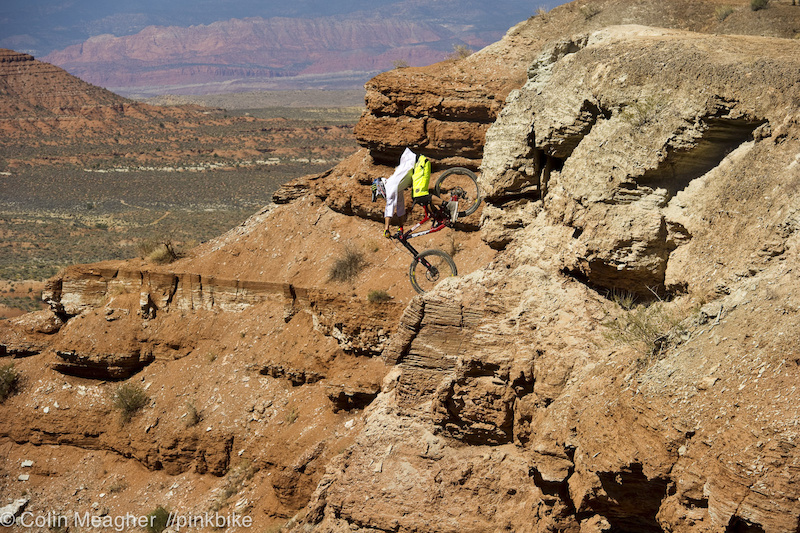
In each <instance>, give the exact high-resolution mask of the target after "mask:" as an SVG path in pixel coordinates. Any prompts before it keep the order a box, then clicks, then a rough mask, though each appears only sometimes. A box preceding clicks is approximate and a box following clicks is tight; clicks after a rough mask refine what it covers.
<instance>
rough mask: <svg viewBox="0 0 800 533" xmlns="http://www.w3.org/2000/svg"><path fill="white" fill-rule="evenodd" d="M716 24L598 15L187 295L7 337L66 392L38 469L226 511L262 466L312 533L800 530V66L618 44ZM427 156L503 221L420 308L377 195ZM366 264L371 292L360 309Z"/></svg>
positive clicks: (12, 444) (348, 176)
mask: <svg viewBox="0 0 800 533" xmlns="http://www.w3.org/2000/svg"><path fill="white" fill-rule="evenodd" d="M690 5H691V7H692V8H693V9H697V10H698V11H697V12H696V13H694V14H695V15H696V16H695V17H693V18H691V19H690V20H689V21H688V22H683V21H684V20H686V19H682V18H679V17H678V16H677V15H676V13H678V12H679V11H680V10H681V9H682V8H683V9H687V5H683V6H682V5H681V4H680V3H678V2H674V3H673V2H668V3H666V4H664V3H658V4H655V3H653V4H649V3H646V2H645V3H642V2H637V3H635V4H627V5H626V4H624V3H622V2H619V3H617V2H608V3H605V4H598V7H599V8H600V11H599V12H594V11H591V12H589V11H584V10H583V9H582V8H583V7H585V6H582V5H578V4H570V5H567V6H564V7H562V8H559V9H558V10H555V11H554V12H552V13H550V14H548V15H547V18H545V17H537V19H539V20H536V19H534V20H532V21H528V23H526V24H523V25H520V26H518V27H517V28H514V29H513V30H512V31H511V32H509V34H508V35H507V37H506V38H505V39H504V40H503V41H501V42H500V43H497V44H496V45H493V46H492V47H489V48H487V49H486V50H484V51H481V52H479V53H476V54H474V55H473V56H470V58H467V59H465V60H462V61H459V62H448V63H444V64H440V65H438V66H432V67H428V68H425V69H401V70H398V71H395V72H393V73H388V74H384V75H382V76H381V77H379V78H378V79H376V80H374V81H373V82H372V84H371V86H370V89H369V94H368V103H369V111H368V112H367V113H366V114H365V115H364V118H363V119H362V122H361V123H360V125H359V132H358V135H359V139H360V141H361V143H362V145H364V148H363V149H362V150H361V151H359V152H358V153H356V154H355V155H353V156H352V157H350V158H349V159H348V160H347V161H345V162H343V163H342V164H341V165H339V166H337V167H336V168H334V169H332V170H331V171H330V172H328V173H325V174H323V175H320V176H308V177H304V178H302V179H298V180H296V181H294V182H292V183H290V184H287V186H285V187H284V188H283V189H282V190H281V191H279V193H278V194H277V195H276V202H278V203H279V205H277V206H275V207H273V208H270V209H268V210H265V211H264V212H262V213H259V214H257V215H255V216H254V217H253V218H252V219H251V220H250V221H248V222H247V223H246V224H245V225H243V226H242V227H240V228H236V229H234V230H232V231H231V232H229V233H228V234H226V235H225V236H223V237H221V238H219V239H217V240H215V241H212V242H210V243H207V244H205V245H203V246H201V247H198V248H197V249H196V250H194V251H193V252H192V253H191V254H190V256H189V257H187V258H185V259H182V260H181V261H179V262H176V263H174V264H172V265H168V266H164V267H153V266H148V265H144V264H141V263H138V264H134V263H124V264H106V265H94V266H89V267H74V268H72V269H68V270H67V271H65V272H63V273H62V274H61V275H59V276H57V277H56V278H55V279H53V280H51V285H50V289H49V292H48V294H47V297H48V301H49V302H50V304H51V306H52V309H53V312H46V313H41V314H40V315H36V316H28V317H26V318H24V319H17V320H15V321H13V322H10V323H8V324H5V325H4V331H3V333H2V339H3V346H4V350H5V351H6V353H7V354H9V355H16V356H22V355H30V354H34V355H32V356H30V357H25V358H21V359H17V361H18V362H19V365H20V368H21V369H22V370H23V371H25V372H26V373H30V374H31V375H33V374H34V373H35V372H37V371H38V372H42V371H41V369H42V367H43V366H45V365H47V370H46V371H45V372H44V373H43V374H42V377H41V382H40V383H37V384H36V386H33V387H31V386H28V387H26V389H24V390H23V391H22V392H20V393H19V394H17V395H16V396H12V397H11V398H10V399H9V400H7V402H6V403H5V404H3V405H2V406H0V409H2V411H3V413H2V414H3V416H2V418H0V420H2V422H0V437H2V438H3V439H4V440H5V441H6V442H7V443H8V446H9V449H10V450H11V452H10V455H9V457H15V458H16V457H21V456H22V453H23V452H30V449H31V448H30V446H31V445H32V444H36V445H42V444H55V443H58V442H61V443H64V444H70V445H79V446H83V447H85V448H87V449H89V450H94V451H98V453H99V451H104V452H107V453H109V454H116V456H125V457H133V458H135V459H136V460H137V463H138V464H140V465H143V466H144V467H146V468H148V469H150V472H149V474H148V475H151V476H158V475H159V473H158V470H159V469H165V470H167V471H168V472H169V473H170V474H171V475H175V476H181V477H180V482H181V483H183V482H184V480H189V481H192V482H193V483H195V484H198V486H200V485H203V484H205V485H203V486H205V487H211V486H213V485H214V481H208V476H207V475H206V474H207V473H211V474H221V473H226V472H227V474H226V479H228V480H230V479H232V476H233V475H234V474H235V473H236V472H238V471H239V470H237V468H240V467H241V465H242V464H244V463H243V461H244V460H245V459H246V460H247V461H249V462H250V464H251V465H255V467H256V468H255V469H256V471H257V473H255V477H252V480H248V481H247V483H243V484H242V485H241V486H239V490H240V491H241V492H240V493H241V495H242V498H243V499H244V500H246V501H247V502H248V504H249V505H251V507H250V509H251V510H255V511H258V512H259V513H261V514H260V515H259V516H261V515H263V516H267V517H269V518H270V519H273V518H282V519H285V518H288V517H290V516H291V515H292V514H293V513H294V512H295V511H297V510H298V509H302V510H301V512H300V513H298V514H297V515H296V516H295V517H294V518H293V519H292V520H290V521H289V523H288V524H287V528H288V529H295V530H297V531H319V532H324V531H329V532H340V531H341V532H344V531H362V532H368V531H370V532H371V531H441V532H463V531H475V532H478V531H499V530H507V531H531V532H544V531H564V532H581V533H585V532H602V531H619V532H626V531H637V532H648V531H670V532H689V531H693V532H725V533H733V532H741V531H750V532H756V531H763V532H786V531H796V530H797V529H798V526H799V525H800V503H798V502H800V487H798V485H797V483H796V479H797V462H798V451H797V438H798V437H797V428H796V420H797V419H798V417H800V413H798V407H797V406H798V405H799V404H798V399H800V398H798V397H797V396H798V391H797V390H796V388H795V386H794V384H795V383H796V382H797V379H798V375H797V374H798V360H799V359H800V358H798V353H797V345H798V338H800V328H799V327H798V325H797V321H796V314H797V312H798V310H799V309H800V301H799V300H798V296H797V291H796V290H795V287H796V284H797V273H796V262H797V260H798V246H797V245H798V232H797V230H798V228H799V227H800V222H799V221H800V218H798V213H800V205H798V196H797V185H798V179H800V173H798V172H799V170H798V169H800V115H798V101H797V94H799V93H800V91H798V89H800V87H799V85H800V78H798V72H800V59H798V58H800V42H798V41H796V40H790V39H783V38H777V37H750V36H741V35H739V36H734V35H711V34H703V33H699V32H693V31H686V29H673V30H668V29H657V28H653V27H644V26H633V25H626V26H608V25H607V24H606V25H605V27H603V28H601V29H598V28H592V27H590V26H591V25H593V24H600V23H601V22H602V18H603V17H611V14H612V12H613V10H614V9H622V8H623V7H627V10H625V11H624V13H625V17H628V18H637V17H638V18H639V19H641V21H649V22H650V23H651V24H652V23H654V21H656V20H661V21H662V22H663V24H661V25H662V26H665V25H669V24H667V23H668V22H670V21H671V22H673V24H672V25H673V26H697V27H694V28H692V29H695V30H703V29H704V30H708V29H710V28H713V27H717V26H719V25H720V24H723V23H724V21H722V22H720V21H719V20H718V19H715V18H714V17H713V9H712V8H713V5H711V6H709V5H707V4H705V3H702V4H697V3H691V4H690ZM777 7H780V8H781V9H783V8H786V9H792V7H791V6H789V5H780V4H778V6H777ZM795 7H796V6H795ZM606 10H607V11H606ZM746 10H749V7H745V9H743V10H742V11H740V12H737V13H735V14H734V15H731V16H736V17H744V16H746V15H748V12H747V11H746ZM782 13H792V14H793V15H792V16H794V17H796V18H794V19H791V20H795V21H797V20H798V19H799V18H800V8H797V10H796V11H782ZM659 14H660V15H661V16H662V17H663V18H661V19H657V15H659ZM673 16H674V17H675V18H674V19H673V18H671V17H673ZM615 17H616V19H615V20H617V21H624V22H627V21H628V20H626V19H624V18H623V17H622V15H620V13H619V12H616V15H615ZM703 17H706V18H703ZM714 20H716V22H714ZM548 25H550V26H548ZM576 27H580V30H581V31H578V32H571V33H568V34H564V33H560V34H559V35H558V36H557V37H556V38H553V39H547V38H546V36H545V35H544V33H543V32H544V30H543V29H544V28H550V31H553V32H554V33H558V32H557V31H556V30H559V29H560V30H564V29H565V28H566V29H570V28H576ZM540 30H541V31H540ZM512 50H518V51H517V52H516V53H511V51H512ZM505 52H508V54H505ZM501 57H507V61H505V62H503V63H499V62H498V59H499V58H501ZM492 72H494V73H498V75H497V76H490V75H489V74H490V73H492ZM459 76H461V77H459ZM470 80H471V81H472V82H474V83H469V82H470ZM487 80H491V81H487ZM515 80H517V81H515ZM478 81H481V83H478ZM400 126H406V127H400ZM441 128H444V129H441ZM459 128H461V130H460V131H461V133H458V131H459ZM445 130H446V131H448V132H450V133H448V134H447V135H450V137H448V136H447V135H445V134H441V135H439V134H436V135H434V133H435V132H440V133H441V132H442V131H445ZM448 138H449V139H452V140H453V141H452V143H451V144H449V145H448V144H447V143H446V142H445V141H443V139H448ZM414 139H416V140H414ZM463 139H471V140H470V142H463ZM456 141H459V142H462V143H463V144H456ZM448 142H449V141H448ZM437 143H441V144H437ZM406 144H410V145H411V146H413V147H415V148H417V149H418V150H420V151H422V152H424V153H428V151H430V152H431V153H432V154H436V155H437V158H438V159H439V161H438V163H439V165H438V168H437V170H438V169H441V168H443V167H444V166H447V165H448V164H453V163H455V162H462V163H464V164H467V165H470V166H473V167H479V168H480V171H481V172H480V174H481V176H480V181H481V186H482V189H483V191H484V193H485V195H486V200H487V202H486V204H485V205H484V207H483V209H482V213H481V214H480V216H476V217H475V218H474V219H471V220H470V219H468V220H466V221H464V222H463V225H462V226H461V228H460V229H461V230H463V231H459V232H457V233H456V237H455V241H452V242H451V243H450V244H451V245H452V246H455V245H456V244H458V245H459V246H460V247H461V249H460V251H458V254H457V255H456V262H457V264H458V265H459V271H460V273H461V274H462V275H460V276H459V277H456V278H452V279H449V280H446V281H444V282H443V283H441V284H440V285H439V286H438V288H437V289H436V290H434V291H432V292H430V293H427V294H425V295H423V296H416V297H413V298H412V294H411V292H410V289H409V288H408V283H407V279H406V277H405V276H406V273H405V269H406V264H407V260H406V259H403V260H398V256H397V250H396V249H393V248H392V247H391V244H390V243H388V242H385V241H384V240H382V239H375V238H373V237H371V236H372V235H379V233H380V230H379V227H380V225H379V224H375V223H373V222H371V221H370V219H378V220H379V219H380V217H381V209H380V208H381V204H379V203H376V204H372V203H371V202H370V201H369V200H368V198H369V193H368V187H366V185H367V184H368V183H369V180H370V179H371V178H372V177H374V176H376V175H381V174H385V173H386V172H388V171H389V170H390V169H391V166H392V164H393V163H394V161H393V157H394V156H395V155H396V154H397V153H398V150H399V148H400V147H402V146H404V145H406ZM437 150H439V151H437ZM353 215H355V216H353ZM478 230H479V231H478ZM440 239H441V240H433V241H432V242H431V244H430V245H431V246H439V247H444V246H447V244H448V243H447V241H446V240H445V239H446V237H440ZM348 240H349V241H352V242H351V244H354V245H356V246H358V247H360V248H361V249H362V250H369V253H368V257H367V259H368V260H367V263H368V264H367V266H366V268H365V270H364V271H363V272H362V274H360V275H359V276H358V277H357V278H355V279H354V280H351V281H345V282H340V281H335V280H332V279H330V277H329V276H328V273H329V271H330V270H329V268H330V266H331V265H332V264H333V263H334V261H335V259H336V258H337V255H338V252H339V251H340V250H342V249H344V243H345V242H346V241H348ZM481 241H482V242H481ZM452 251H456V250H454V249H453V250H452ZM403 257H405V256H403ZM462 267H463V268H462ZM380 288H387V289H388V291H389V292H390V294H391V295H392V296H393V297H394V301H393V302H392V303H390V304H375V303H370V302H369V299H368V296H367V295H368V293H369V291H370V290H372V289H380ZM383 305H385V307H382V306H383ZM59 328H60V329H59ZM208 354H213V355H214V357H210V356H209V355H208ZM218 358H219V359H218ZM217 361H218V362H217ZM130 374H132V377H131V378H129V381H134V380H142V382H143V383H145V384H149V385H148V387H149V388H148V390H149V391H151V394H152V403H151V405H149V406H147V407H146V408H145V409H144V410H143V412H142V413H141V414H139V415H137V417H136V418H134V424H133V425H130V426H126V427H124V428H122V429H117V428H101V429H98V426H100V420H101V418H102V416H103V415H105V414H108V413H109V412H110V410H111V407H110V405H109V403H108V402H107V401H103V394H108V392H110V389H111V386H110V385H109V384H108V383H105V382H100V383H98V382H97V378H102V379H112V378H113V379H119V378H123V377H124V376H127V375H130ZM76 375H77V376H78V377H75V376H76ZM245 378H246V379H245ZM80 380H87V381H80ZM89 380H90V381H89ZM62 383H66V384H67V385H69V387H64V386H62V385H61V384H62ZM80 386H83V387H84V388H85V389H86V390H84V394H83V395H80V394H79V393H77V392H75V391H76V390H80V389H79V387H80ZM58 387H61V388H58ZM87 390H88V391H89V392H90V393H91V394H87ZM203 391H206V394H205V395H204V394H203ZM208 391H210V392H211V396H210V398H209V397H208ZM178 398H180V400H179V401H180V402H183V401H184V400H188V399H191V400H192V401H194V402H196V404H198V407H201V406H202V408H201V411H202V413H203V417H204V418H203V423H202V426H201V427H202V428H205V427H206V426H207V427H209V428H211V429H210V430H208V433H210V435H209V436H208V437H203V433H202V431H198V430H197V429H193V430H191V431H189V432H188V433H187V434H188V436H186V435H184V432H185V430H184V429H183V428H184V426H183V425H182V423H181V422H180V420H181V419H182V418H181V417H180V413H178V412H177V409H176V408H175V401H176V400H177V399H178ZM54 400H57V403H58V404H59V405H61V406H63V405H68V406H69V407H70V409H69V410H61V409H55V410H49V412H47V413H44V412H43V411H42V410H41V408H42V406H44V405H48V406H49V405H53V401H54ZM293 409H294V410H293ZM32 412H33V413H35V416H31V415H30V413H32ZM83 412H86V413H89V414H90V415H91V416H87V417H85V420H90V421H91V422H90V423H89V422H87V423H86V426H85V427H83V426H78V427H79V428H80V429H79V430H76V429H75V428H74V427H73V424H74V421H75V420H79V419H80V417H78V416H77V414H76V413H83ZM362 413H363V415H362ZM298 416H299V418H298ZM295 419H297V420H300V421H301V422H302V427H301V426H299V425H296V420H295ZM9 421H11V422H9ZM206 421H207V422H206ZM193 432H194V433H193ZM192 435H194V436H192ZM212 437H213V438H212ZM187 439H188V440H187ZM212 443H216V447H213V446H212ZM219 443H222V444H219ZM226 443H227V444H226ZM287 443H289V444H288V445H287ZM236 450H241V452H239V451H236ZM41 453H43V454H44V452H41ZM237 454H238V455H237ZM5 468H6V469H7V470H10V468H11V467H10V466H6V467H5ZM51 477H52V476H51ZM34 482H35V483H36V485H35V488H36V490H37V491H40V492H41V494H43V495H46V496H42V497H41V498H40V499H39V500H38V505H40V506H42V508H47V506H48V505H52V503H51V502H53V501H60V500H59V499H58V498H59V497H60V496H61V493H59V492H58V490H54V489H53V487H54V486H55V483H54V482H53V481H52V479H48V478H47V477H46V476H43V475H42V476H40V477H38V478H35V479H34ZM167 486H169V485H168V484H167ZM136 487H138V485H136ZM217 487H219V488H220V489H222V488H223V487H221V486H220V484H217ZM101 489H102V484H101V483H98V482H94V485H92V487H91V488H90V490H96V491H97V492H100V490H101ZM138 490H139V489H138V488H136V489H133V488H132V489H131V493H129V494H128V495H127V496H129V497H128V498H126V499H127V501H130V502H138V501H139V500H137V499H136V498H139V497H141V495H142V494H143V493H142V492H136V491H138ZM199 491H200V489H198V492H195V493H193V494H192V495H191V498H190V497H189V496H188V495H186V494H180V495H176V494H172V495H169V494H171V492H170V493H167V492H166V491H162V493H161V496H160V497H162V498H164V499H165V500H167V501H168V502H169V503H171V504H172V505H184V506H189V505H193V506H194V507H193V509H195V508H202V507H203V506H204V505H205V504H206V503H208V502H207V501H206V502H205V503H196V502H200V501H201V498H198V497H197V496H198V494H201V493H200V492H199ZM37 494H39V493H38V492H37ZM48 498H49V499H48ZM189 502H195V503H191V504H190V503H189ZM75 505H86V503H85V502H84V503H83V504H81V503H80V502H79V503H76V504H75ZM114 505H115V507H114V509H113V511H114V512H116V513H118V512H120V511H122V510H124V506H122V504H121V503H119V502H117V503H115V504H114ZM228 505H230V508H233V507H234V506H235V505H238V503H234V502H233V501H231V502H230V504H228ZM243 506H244V507H246V504H243ZM223 508H224V507H223Z"/></svg>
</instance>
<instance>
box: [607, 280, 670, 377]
mask: <svg viewBox="0 0 800 533" xmlns="http://www.w3.org/2000/svg"><path fill="white" fill-rule="evenodd" d="M611 300H612V301H613V302H614V303H615V304H617V305H618V306H619V307H621V308H622V309H623V311H624V312H623V313H622V314H621V315H620V316H618V317H616V318H612V319H608V320H605V321H603V322H602V325H603V327H605V328H606V329H605V333H604V335H605V337H606V338H607V339H609V340H611V341H614V342H618V343H621V344H625V345H628V346H630V347H632V348H634V349H635V350H636V351H638V352H639V353H640V355H641V357H640V359H639V362H640V364H643V365H644V364H646V363H647V362H649V361H651V360H653V359H654V358H658V356H660V355H661V354H662V353H663V352H664V350H666V348H667V347H668V345H669V339H670V337H671V336H672V335H673V334H675V333H677V332H678V330H680V320H679V319H678V318H677V317H675V315H674V314H672V313H671V312H670V311H669V310H668V309H667V308H666V302H663V301H661V300H657V301H655V302H651V303H646V304H645V303H643V304H637V303H636V297H635V296H633V295H631V294H628V293H624V294H616V293H615V294H612V296H611Z"/></svg>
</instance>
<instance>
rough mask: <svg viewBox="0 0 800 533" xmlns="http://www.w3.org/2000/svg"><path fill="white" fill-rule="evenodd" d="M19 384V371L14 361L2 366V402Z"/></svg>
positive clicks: (0, 381) (0, 387)
mask: <svg viewBox="0 0 800 533" xmlns="http://www.w3.org/2000/svg"><path fill="white" fill-rule="evenodd" d="M18 385H19V372H17V370H16V369H15V368H14V363H9V364H7V365H3V366H1V367H0V403H2V402H4V401H5V399H6V398H8V397H9V396H11V394H13V393H14V391H15V390H17V386H18Z"/></svg>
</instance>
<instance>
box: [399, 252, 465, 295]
mask: <svg viewBox="0 0 800 533" xmlns="http://www.w3.org/2000/svg"><path fill="white" fill-rule="evenodd" d="M456 275H458V271H457V270H456V264H455V262H454V261H453V258H452V257H450V255H448V254H447V252H443V251H442V250H425V251H423V252H420V254H419V255H417V256H416V257H414V259H413V260H412V261H411V266H410V267H409V269H408V277H409V278H410V279H411V285H412V286H413V287H414V290H415V291H417V292H418V293H420V294H422V293H425V292H427V291H429V290H431V289H433V287H434V286H436V284H437V283H439V282H440V281H441V280H443V279H445V278H448V277H450V276H456Z"/></svg>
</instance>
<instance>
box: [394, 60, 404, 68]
mask: <svg viewBox="0 0 800 533" xmlns="http://www.w3.org/2000/svg"><path fill="white" fill-rule="evenodd" d="M392 67H394V68H408V61H406V60H405V59H395V60H394V61H392Z"/></svg>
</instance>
